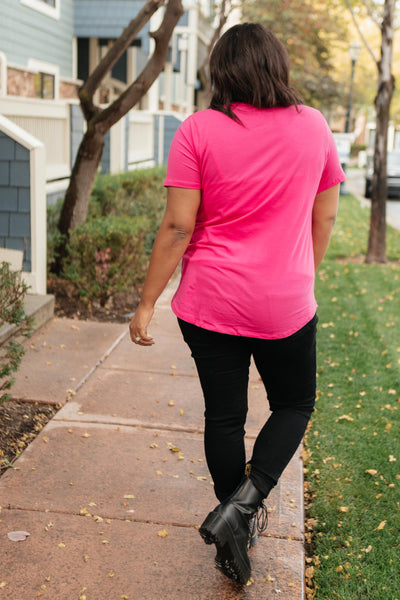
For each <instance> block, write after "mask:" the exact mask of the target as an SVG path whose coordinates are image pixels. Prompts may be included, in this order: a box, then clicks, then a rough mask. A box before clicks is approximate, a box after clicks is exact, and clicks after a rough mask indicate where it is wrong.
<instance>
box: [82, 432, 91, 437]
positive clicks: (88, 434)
mask: <svg viewBox="0 0 400 600" xmlns="http://www.w3.org/2000/svg"><path fill="white" fill-rule="evenodd" d="M82 437H83V438H90V437H91V435H90V433H87V432H86V433H83V434H82Z"/></svg>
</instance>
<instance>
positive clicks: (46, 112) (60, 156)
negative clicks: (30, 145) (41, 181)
mask: <svg viewBox="0 0 400 600" xmlns="http://www.w3.org/2000/svg"><path fill="white" fill-rule="evenodd" d="M0 114H2V115H4V116H5V117H7V118H8V119H9V120H10V121H12V122H13V123H15V124H16V125H18V126H19V127H21V128H22V129H24V130H25V131H27V132H28V133H30V134H31V135H33V136H34V137H35V138H37V139H38V140H40V141H41V142H42V144H43V145H44V147H45V151H46V181H48V182H49V181H53V180H55V179H61V178H63V177H69V175H70V110H69V104H68V103H66V102H61V101H57V100H37V99H35V98H20V97H16V96H8V97H6V98H0Z"/></svg>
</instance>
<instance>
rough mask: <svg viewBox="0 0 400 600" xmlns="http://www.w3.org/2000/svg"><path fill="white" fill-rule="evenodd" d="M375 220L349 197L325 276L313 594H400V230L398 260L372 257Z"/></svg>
mask: <svg viewBox="0 0 400 600" xmlns="http://www.w3.org/2000/svg"><path fill="white" fill-rule="evenodd" d="M368 226H369V216H368V210H366V209H362V208H361V207H360V205H359V203H358V202H357V200H356V199H355V198H353V197H352V196H348V197H344V198H342V199H341V205H340V210H339V217H338V221H337V224H336V226H335V231H334V235H333V239H332V243H331V245H330V249H329V251H328V254H327V256H326V258H325V260H324V263H323V265H322V267H321V269H320V271H319V272H318V275H317V282H316V296H317V300H318V304H319V309H318V314H319V326H318V328H319V333H318V339H319V342H318V343H319V348H318V399H317V403H316V411H315V413H314V415H313V418H312V422H311V426H310V429H309V431H308V433H307V436H306V445H305V462H306V468H305V471H306V472H305V485H306V491H307V498H308V509H307V530H308V532H307V534H306V537H307V541H308V546H309V551H310V554H311V555H312V556H311V557H309V558H308V561H307V562H308V564H307V566H306V576H307V584H308V586H309V588H308V590H307V593H308V598H309V599H311V598H315V599H318V600H336V599H338V598H339V599H340V600H355V599H362V600H400V581H399V573H400V537H399V531H400V431H399V430H400V308H399V305H400V262H399V260H400V232H398V231H395V230H393V229H391V228H388V240H387V251H388V252H387V253H388V259H389V260H390V261H392V262H391V263H390V264H387V265H365V264H363V262H362V255H363V253H364V252H365V248H366V244H367V238H368ZM357 257H358V258H357ZM360 257H361V258H360ZM396 261H397V262H396Z"/></svg>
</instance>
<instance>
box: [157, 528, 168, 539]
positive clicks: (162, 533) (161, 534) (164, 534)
mask: <svg viewBox="0 0 400 600" xmlns="http://www.w3.org/2000/svg"><path fill="white" fill-rule="evenodd" d="M157 535H158V536H159V537H162V538H165V537H167V535H168V531H167V530H166V529H161V530H160V531H159V532H158V533H157Z"/></svg>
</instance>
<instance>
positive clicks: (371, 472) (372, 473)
mask: <svg viewBox="0 0 400 600" xmlns="http://www.w3.org/2000/svg"><path fill="white" fill-rule="evenodd" d="M365 472H366V473H369V474H370V475H376V474H377V472H378V471H377V470H376V469H367V470H366V471H365Z"/></svg>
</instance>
